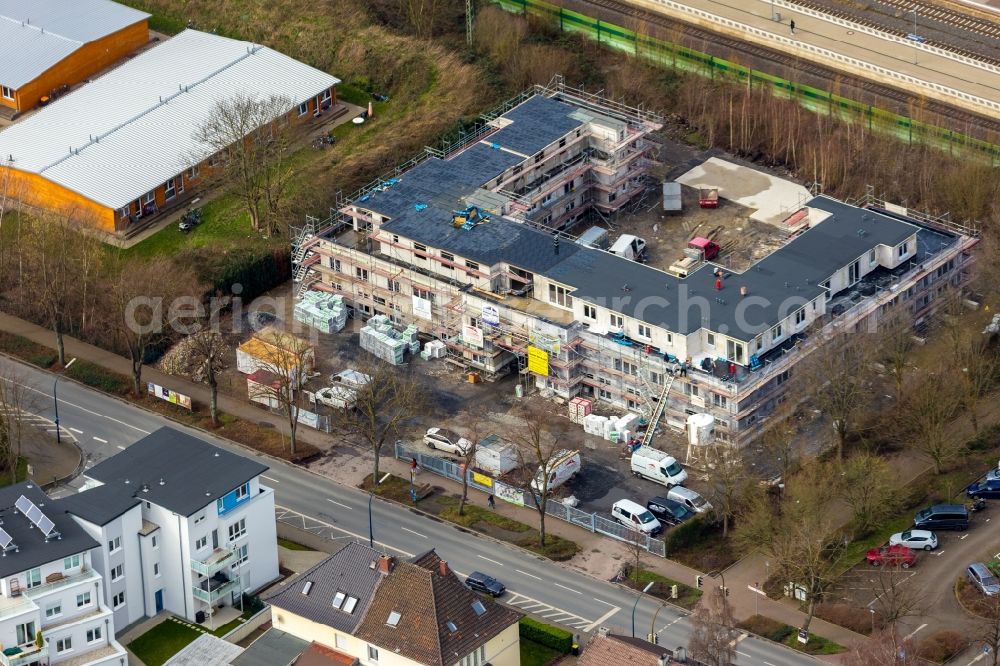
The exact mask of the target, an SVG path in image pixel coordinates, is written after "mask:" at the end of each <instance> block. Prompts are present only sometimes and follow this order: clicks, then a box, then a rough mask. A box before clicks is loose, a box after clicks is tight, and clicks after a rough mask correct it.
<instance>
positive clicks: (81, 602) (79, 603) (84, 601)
mask: <svg viewBox="0 0 1000 666" xmlns="http://www.w3.org/2000/svg"><path fill="white" fill-rule="evenodd" d="M91 603H93V600H92V597H91V596H90V591H89V590H88V591H86V592H81V593H80V594H78V595H76V607H77V608H83V607H84V606H89V605H90V604H91Z"/></svg>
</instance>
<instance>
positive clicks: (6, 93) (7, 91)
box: [0, 86, 14, 99]
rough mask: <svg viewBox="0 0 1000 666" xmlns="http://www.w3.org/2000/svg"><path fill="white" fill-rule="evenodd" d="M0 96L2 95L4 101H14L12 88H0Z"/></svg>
mask: <svg viewBox="0 0 1000 666" xmlns="http://www.w3.org/2000/svg"><path fill="white" fill-rule="evenodd" d="M0 94H2V95H3V97H4V99H14V89H13V88H8V87H7V86H0Z"/></svg>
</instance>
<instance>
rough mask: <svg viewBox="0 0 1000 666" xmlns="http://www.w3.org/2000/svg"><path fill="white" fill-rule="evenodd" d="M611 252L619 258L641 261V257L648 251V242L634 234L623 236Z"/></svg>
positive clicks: (612, 247)
mask: <svg viewBox="0 0 1000 666" xmlns="http://www.w3.org/2000/svg"><path fill="white" fill-rule="evenodd" d="M609 251H610V252H611V254H617V255H618V256H619V257H625V258H626V259H631V260H632V261H639V257H641V256H642V253H643V252H645V251H646V241H645V240H644V239H642V238H639V237H638V236H633V235H632V234H622V235H621V236H619V237H618V240H616V241H615V244H614V245H612V246H611V250H609Z"/></svg>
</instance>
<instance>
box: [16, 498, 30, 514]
mask: <svg viewBox="0 0 1000 666" xmlns="http://www.w3.org/2000/svg"><path fill="white" fill-rule="evenodd" d="M33 506H35V503H34V502H32V501H31V500H30V499H28V498H27V497H25V496H24V495H21V496H20V497H18V498H17V501H16V502H14V508H16V509H17V510H18V511H20V512H21V513H22V514H24V515H27V514H28V511H29V510H30V509H31V507H33Z"/></svg>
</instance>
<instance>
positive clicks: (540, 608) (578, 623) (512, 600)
mask: <svg viewBox="0 0 1000 666" xmlns="http://www.w3.org/2000/svg"><path fill="white" fill-rule="evenodd" d="M507 591H508V592H509V593H510V597H508V598H507V599H506V600H505V602H504V603H506V604H507V605H508V606H513V607H515V608H517V609H519V610H522V611H525V612H527V613H533V614H535V615H541V616H543V617H561V616H562V615H565V616H566V617H567V618H568V619H565V620H556V621H557V622H558V623H559V624H562V625H565V626H567V627H572V628H573V629H577V630H579V631H583V632H589V631H590V630H591V628H592V627H594V626H596V624H594V623H593V622H591V621H590V620H588V619H587V618H585V617H580V616H579V615H576V614H574V613H570V612H569V611H564V610H563V609H561V608H556V607H555V606H551V605H549V604H546V603H543V602H541V601H538V600H537V599H532V598H531V597H528V596H525V595H523V594H521V593H520V592H515V591H514V590H507ZM619 610H620V608H618V607H617V606H616V607H614V608H613V609H612V611H611V612H612V613H616V612H618V611H619ZM551 613H556V615H550V614H551ZM608 617H610V616H608ZM600 621H602V620H598V622H600Z"/></svg>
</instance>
